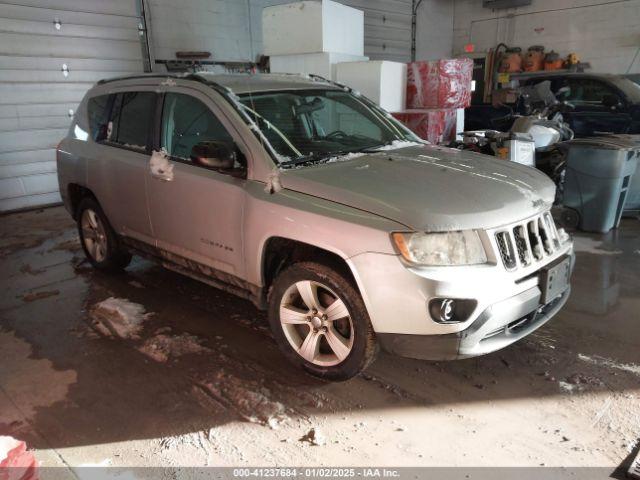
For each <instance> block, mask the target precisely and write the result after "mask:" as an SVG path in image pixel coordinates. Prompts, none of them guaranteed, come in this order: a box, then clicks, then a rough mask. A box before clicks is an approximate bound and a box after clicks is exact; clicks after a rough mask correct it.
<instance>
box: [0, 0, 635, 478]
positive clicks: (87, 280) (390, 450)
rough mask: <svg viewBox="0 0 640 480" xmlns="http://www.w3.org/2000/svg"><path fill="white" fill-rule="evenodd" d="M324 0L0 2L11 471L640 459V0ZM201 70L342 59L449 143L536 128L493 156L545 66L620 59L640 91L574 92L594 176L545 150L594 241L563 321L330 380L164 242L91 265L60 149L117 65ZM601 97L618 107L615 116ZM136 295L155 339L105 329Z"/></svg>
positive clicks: (569, 204) (378, 93)
mask: <svg viewBox="0 0 640 480" xmlns="http://www.w3.org/2000/svg"><path fill="white" fill-rule="evenodd" d="M307 3H316V2H291V0H183V1H181V2H173V1H168V0H111V1H108V2H107V1H102V0H10V1H4V0H0V26H1V27H0V276H1V278H2V293H1V295H0V439H2V440H1V441H0V474H1V473H2V469H3V468H8V467H11V466H16V465H17V466H24V465H27V466H31V467H32V468H36V469H41V470H42V472H43V473H42V475H45V472H47V470H46V468H45V467H59V469H51V470H50V471H51V472H56V474H59V475H61V476H64V477H65V478H66V476H70V477H76V478H77V477H78V476H83V475H91V473H89V474H86V471H87V470H83V469H82V468H81V467H110V468H109V470H106V472H107V475H113V476H118V475H121V474H123V472H129V473H128V474H129V475H133V476H140V478H142V477H144V476H145V475H146V474H147V473H148V472H147V473H145V471H144V470H135V469H134V470H130V469H133V468H134V467H166V468H173V469H176V470H179V469H181V468H184V467H285V466H298V467H314V466H322V467H367V466H372V467H389V468H399V467H420V468H423V467H456V468H457V469H459V471H460V472H473V471H474V470H473V469H474V468H477V467H499V468H500V469H503V470H502V471H503V472H506V471H505V470H504V469H505V468H506V467H535V470H534V472H535V475H537V476H536V477H535V478H569V475H570V474H571V475H574V477H572V478H576V477H575V472H576V470H573V471H572V470H571V469H577V471H578V472H579V475H580V477H579V478H625V477H628V478H640V456H639V450H640V408H639V407H640V168H638V169H637V172H636V164H637V163H640V100H637V101H636V103H635V104H634V100H633V98H634V97H633V95H638V97H635V98H640V93H637V94H634V93H633V92H634V91H633V88H636V89H637V90H638V92H640V86H639V85H638V82H640V0H617V1H612V0H607V1H605V0H554V1H552V0H484V1H481V0H451V1H449V0H339V1H338V2H331V1H329V0H324V1H323V2H321V3H319V5H322V7H321V8H323V9H324V8H326V9H327V11H330V10H331V9H336V12H338V13H335V12H334V13H329V14H326V15H327V17H326V18H325V17H324V16H322V15H325V13H322V14H321V17H317V16H314V15H315V14H314V13H313V11H314V9H313V8H311V7H306V8H301V5H303V4H307ZM292 5H293V6H292ZM347 7H348V8H347ZM287 8H288V9H289V10H287ZM342 8H346V10H341V9H342ZM294 10H295V12H294V13H295V15H298V16H296V17H287V15H292V14H291V12H292V11H294ZM323 12H324V11H323ZM307 14H308V15H310V16H309V17H308V18H307V19H304V18H306V17H304V15H307ZM299 16H302V17H299ZM292 18H293V19H294V20H293V21H292ZM300 18H303V21H301V20H300ZM327 19H328V20H327ZM305 22H307V23H305ZM318 22H324V24H323V25H321V28H320V30H321V33H320V34H319V36H318V38H319V39H320V40H319V41H320V44H321V46H320V49H319V50H318V49H316V50H314V48H316V46H315V45H317V43H315V44H314V41H315V40H318V39H317V38H315V37H314V35H315V33H313V32H315V31H316V30H314V29H315V28H316V27H318ZM312 30H313V32H311V31H312ZM532 46H542V47H544V48H543V50H544V52H543V53H541V52H542V51H541V50H540V49H537V48H534V49H530V47H532ZM517 48H519V49H520V50H517ZM514 62H516V63H517V65H514ZM527 62H530V63H527ZM536 62H538V63H539V65H537V66H536ZM447 65H453V67H452V68H453V69H454V71H453V73H451V72H449V73H446V72H445V73H441V72H440V70H439V69H446V66H447ZM430 69H431V70H430ZM433 69H435V70H437V71H438V72H439V73H436V74H433V73H429V71H431V72H433V71H434V70H433ZM201 71H205V72H214V73H221V74H222V73H246V74H248V75H254V74H259V73H261V72H269V71H271V72H272V73H287V74H302V75H320V76H322V77H325V78H327V79H328V80H331V81H336V82H339V83H341V84H345V85H347V86H348V87H352V88H353V89H354V90H356V91H358V92H361V93H362V94H364V95H365V96H366V97H368V98H370V99H371V100H372V101H374V102H375V103H377V104H378V105H380V106H381V107H382V108H384V109H385V110H387V111H388V112H390V113H391V114H392V115H393V116H394V117H395V118H396V119H398V120H399V121H400V122H402V123H403V124H405V125H406V126H407V127H408V128H409V129H411V130H413V131H414V132H415V133H416V134H417V135H419V136H420V137H422V138H423V139H425V140H428V141H430V142H431V143H438V144H440V145H442V146H443V148H448V147H450V148H457V149H470V150H474V151H480V152H481V153H487V152H489V153H490V154H492V155H495V156H496V157H499V158H502V159H503V161H505V162H509V161H516V162H519V163H522V162H521V161H520V159H519V158H515V157H513V155H515V153H514V152H515V148H516V147H514V145H516V144H517V143H509V142H518V141H523V142H524V143H526V144H528V145H533V144H534V141H533V140H532V139H531V137H527V138H524V140H523V137H521V136H518V135H515V133H514V132H511V134H510V135H507V136H506V137H500V136H498V137H496V138H497V140H495V141H496V142H497V144H498V147H496V148H493V147H491V145H492V144H491V142H489V144H487V145H485V146H484V147H482V148H485V150H478V148H480V147H478V146H479V145H481V144H482V142H483V141H484V139H486V138H492V137H487V136H485V135H484V134H483V136H482V139H480V140H478V137H476V136H473V135H466V134H463V131H465V130H474V131H475V130H481V129H492V130H501V131H508V130H509V128H510V127H509V126H507V127H503V126H502V124H501V123H499V120H500V119H502V118H503V117H504V115H505V111H506V112H511V113H513V112H514V111H515V110H516V109H517V108H519V106H520V105H521V104H520V103H519V101H520V100H519V99H520V98H522V97H520V96H519V95H520V93H519V92H520V90H519V89H520V88H522V87H524V86H525V85H529V86H530V85H532V83H531V80H532V79H533V80H535V79H536V78H538V79H544V80H546V79H548V78H550V79H551V81H550V82H551V85H552V86H553V85H555V84H554V83H553V82H554V81H555V80H554V79H558V78H561V77H562V78H563V79H564V78H568V79H569V83H571V82H577V81H578V80H576V79H580V78H583V77H581V76H580V75H585V77H584V78H587V77H588V78H587V80H588V81H590V82H594V81H597V80H598V79H599V78H600V77H598V76H603V75H605V76H604V77H602V78H604V79H605V80H606V79H608V78H610V77H608V76H606V75H609V76H613V77H615V79H616V80H615V81H618V80H617V79H624V81H626V82H628V83H629V84H633V85H635V87H630V88H631V94H630V95H629V98H622V99H620V100H619V103H617V104H615V105H608V104H607V103H606V102H607V101H608V100H606V99H605V97H606V96H607V95H606V94H603V96H602V98H599V99H598V100H597V101H594V100H593V99H591V98H587V97H586V96H587V94H588V90H589V88H591V87H585V90H584V92H587V93H584V92H583V93H582V95H584V96H585V97H584V98H579V97H578V93H576V92H578V88H577V87H573V88H572V90H570V91H569V93H568V94H567V95H568V97H566V98H567V101H566V102H564V103H567V104H570V107H571V109H570V110H568V111H566V112H565V118H568V119H569V120H570V122H575V125H576V127H575V128H574V129H575V130H576V132H578V130H577V129H578V128H585V129H586V130H584V134H582V133H581V134H579V135H576V139H575V140H574V139H573V138H572V139H571V141H573V142H576V145H578V147H577V148H576V150H571V149H569V153H568V157H566V158H564V160H563V162H565V161H566V164H567V169H568V170H570V171H573V172H578V173H577V174H575V175H574V176H571V175H569V174H566V175H565V174H564V173H563V174H558V176H557V178H554V177H553V174H555V173H557V169H553V172H551V173H550V171H546V170H544V169H543V171H544V172H545V173H548V174H549V176H550V177H552V178H553V179H554V181H556V183H557V184H558V185H562V191H563V194H564V200H565V201H564V204H561V205H556V206H555V207H554V209H553V215H554V218H555V219H556V221H557V222H558V224H559V225H563V226H565V228H567V230H568V231H569V233H570V235H571V236H572V238H573V241H574V251H575V253H576V263H575V269H574V271H573V274H572V278H571V295H570V297H569V300H568V302H567V304H566V305H565V306H564V308H563V309H562V310H561V311H560V312H559V313H558V314H557V316H556V317H555V318H554V319H553V320H551V321H550V322H549V323H548V324H545V325H544V326H543V327H541V328H540V329H538V330H536V331H535V332H534V333H532V334H531V335H529V336H527V337H526V338H524V339H523V340H521V341H519V342H517V343H515V344H512V345H510V346H508V347H507V348H505V349H503V350H499V351H497V352H494V353H491V354H488V355H484V356H480V357H476V358H470V359H465V360H459V361H453V362H444V361H443V362H432V361H423V360H414V359H409V358H401V357H398V356H394V355H391V354H388V353H385V352H382V353H381V354H380V355H379V356H378V358H377V360H376V361H375V363H373V364H372V365H371V366H370V367H369V368H368V369H367V370H365V371H364V372H363V373H361V374H360V375H358V376H356V377H355V378H353V379H351V380H349V381H347V382H337V383H329V382H325V381H321V380H318V379H315V378H313V377H311V376H309V375H307V374H305V373H304V372H303V371H301V370H297V369H295V368H293V367H291V366H290V365H289V363H288V362H287V361H286V359H285V358H284V357H283V356H282V354H281V353H280V352H279V350H278V348H277V346H276V344H275V343H274V340H273V338H272V335H271V333H270V329H269V324H268V321H267V319H266V314H265V312H263V311H261V310H258V309H257V308H256V307H255V306H254V305H253V304H252V303H251V302H250V301H248V300H244V299H240V298H238V297H236V296H234V295H232V294H230V293H227V292H224V291H223V290H219V289H216V288H212V287H211V286H208V285H206V284H203V283H200V282H198V281H196V280H192V279H189V278H187V277H184V276H181V275H180V274H178V273H175V272H172V271H169V270H166V269H164V268H162V267H161V266H160V265H158V264H157V263H154V262H151V261H149V260H147V259H144V258H142V257H137V256H136V257H134V260H133V262H132V263H131V265H130V266H129V267H128V268H127V269H126V271H125V272H124V273H122V274H119V275H110V274H107V273H104V272H101V271H98V270H96V269H94V268H92V267H91V265H90V264H89V262H88V261H87V260H86V259H85V255H84V253H83V249H82V246H81V243H80V240H79V237H78V230H77V226H76V223H75V222H74V220H73V219H72V218H71V216H70V215H69V214H68V212H67V211H66V210H65V208H64V207H63V206H62V205H61V202H62V199H61V196H60V192H59V185H58V176H57V167H56V146H57V145H58V143H59V142H60V141H61V140H62V139H63V138H64V137H65V135H67V132H68V130H69V127H70V126H71V125H72V119H73V117H74V114H75V113H76V110H77V108H78V105H79V103H80V101H81V100H82V98H83V97H84V95H85V93H86V92H87V91H88V90H89V89H90V88H91V87H92V86H93V85H94V84H95V83H96V82H98V81H99V80H101V79H105V78H111V77H119V76H129V75H138V74H144V73H145V72H146V73H149V72H153V73H154V74H158V75H165V74H167V75H181V74H183V73H189V72H201ZM442 71H444V70H442ZM425 72H426V73H425ZM564 75H566V77H564ZM594 78H595V80H594ZM563 81H564V80H563ZM607 81H608V80H607ZM611 81H612V82H613V81H614V80H611ZM429 82H436V83H429ZM528 82H529V83H528ZM571 85H574V83H571ZM589 85H591V84H589ZM423 90H424V91H423ZM427 90H428V91H427ZM591 91H593V90H591ZM623 91H624V90H623ZM433 92H435V94H434V95H433V96H434V98H431V97H430V96H429V95H430V94H431V93H433ZM625 92H626V91H625ZM556 93H558V92H557V91H554V94H556ZM571 95H573V97H572V96H571ZM427 97H428V98H427ZM527 98H528V97H527ZM558 98H559V97H558ZM572 102H573V105H571V103H572ZM559 104H563V102H562V101H561V102H559ZM634 108H635V110H634ZM590 109H591V110H590ZM603 109H604V110H603ZM625 109H626V110H625ZM592 110H593V111H596V114H597V115H599V117H598V118H599V119H600V118H602V117H603V116H608V117H607V118H608V119H607V120H606V121H607V122H609V123H607V124H606V125H605V126H604V127H601V126H600V125H601V124H597V125H596V126H595V127H594V126H593V124H591V123H589V122H591V121H592V120H591V118H592V117H589V115H591V113H590V112H592ZM487 112H489V113H487ZM520 114H523V115H524V114H525V113H523V112H520ZM621 116H623V117H624V118H623V119H622V120H620V118H622V117H621ZM609 117H611V118H609ZM585 118H586V120H585ZM511 120H513V118H511ZM598 121H600V120H598ZM581 122H582V123H581ZM573 125H574V124H573V123H572V124H571V126H572V127H573ZM585 125H586V126H585ZM590 125H591V126H590ZM609 125H614V126H613V127H611V128H612V130H611V131H609ZM618 125H622V126H621V127H620V128H619V129H617V130H616V128H618ZM634 129H635V130H634ZM580 132H582V130H580ZM612 134H613V135H615V139H614V137H613V136H612ZM578 137H579V138H578ZM470 138H473V139H472V140H469V139H470ZM603 139H604V140H603ZM603 144H606V145H605V146H604V147H603V146H602V145H603ZM520 145H521V144H520ZM585 145H586V147H585ZM612 145H613V146H612ZM537 147H538V146H537V145H535V149H536V155H537V151H538V150H537ZM583 147H584V148H588V149H589V152H594V151H595V152H597V155H605V153H607V152H611V151H614V150H615V152H624V153H623V154H620V155H621V156H620V158H622V160H619V159H618V157H615V158H613V157H612V158H611V159H610V160H607V161H609V162H610V163H608V164H607V165H613V164H614V162H623V163H624V162H627V163H625V165H626V166H625V168H626V169H627V170H625V172H626V173H622V174H620V175H621V176H620V177H619V178H618V177H615V178H614V176H615V175H614V174H610V173H606V172H609V170H607V169H608V168H611V169H613V167H602V161H600V160H598V161H599V162H600V163H598V162H595V161H594V162H595V163H598V166H592V167H589V168H591V170H589V169H587V167H584V168H583V167H578V166H577V164H576V163H575V162H578V161H580V160H582V158H587V157H588V156H589V155H591V153H589V154H584V152H583V151H582V150H580V148H583ZM489 148H493V150H491V151H489V150H486V149H489ZM532 148H533V146H532ZM531 151H532V152H533V150H531ZM575 152H577V153H575ZM602 152H605V153H602ZM543 153H544V151H543ZM532 155H533V153H532ZM593 155H596V154H593ZM531 158H533V157H531ZM589 158H591V157H589ZM600 158H601V157H598V159H600ZM607 158H608V157H607ZM537 159H538V157H536V158H535V159H534V160H533V161H534V163H533V164H532V165H531V166H530V168H535V167H536V163H535V162H536V161H537ZM632 160H633V162H632ZM572 162H574V163H572ZM595 163H594V164H593V165H595ZM632 163H633V168H632V167H631V166H630V165H631V164H632ZM545 165H546V164H545ZM553 165H555V164H553ZM553 165H552V166H553ZM563 165H564V163H563ZM589 165H591V164H589ZM549 168H551V167H549ZM572 168H573V170H572ZM603 171H606V172H605V173H603ZM622 175H624V177H623V176H622ZM593 178H599V179H600V180H602V183H597V182H596V181H591V180H590V179H593ZM605 180H606V181H605ZM614 180H615V181H614ZM607 182H608V183H607ZM616 182H617V183H616ZM604 183H607V187H606V188H609V190H607V191H606V192H605V193H602V190H598V189H604V188H605V187H602V185H603V184H604ZM576 191H578V192H579V194H578V193H575V192H576ZM585 192H589V193H590V194H593V196H594V198H596V201H595V203H590V204H588V205H587V204H585V202H584V200H583V196H584V195H586V193H585ZM612 192H613V193H612ZM598 195H602V196H598ZM607 195H608V196H607ZM576 199H577V200H576ZM607 202H608V203H607ZM425 208H427V209H428V206H425ZM111 298H113V299H123V300H126V302H127V305H128V306H129V308H132V309H133V313H134V314H135V315H137V316H138V317H139V318H140V319H141V322H142V325H143V326H142V328H141V329H140V331H138V332H136V334H135V335H131V336H125V338H122V337H121V336H119V335H118V333H117V332H114V331H110V330H109V329H107V330H105V329H101V328H96V318H97V317H99V316H100V309H99V308H97V306H98V305H99V304H102V303H104V302H105V301H108V299H111ZM98 324H99V322H98ZM12 442H13V443H12ZM22 442H24V443H22ZM24 449H26V451H24ZM11 455H14V458H13V459H12V457H11ZM3 461H6V462H9V463H2V462H3ZM12 461H14V462H16V463H14V464H12V463H10V462H12ZM35 465H37V467H35ZM557 467H563V469H564V470H561V469H559V468H557ZM465 469H466V470H465ZM565 470H566V472H565V473H566V475H567V476H566V477H564V476H556V477H550V476H549V477H546V476H545V475H547V474H549V475H551V474H550V473H548V472H551V471H553V474H554V475H561V472H563V471H565ZM83 471H84V472H85V473H83ZM500 471H501V470H496V472H495V473H496V475H497V474H500ZM149 472H151V473H150V474H153V475H156V474H157V475H160V474H159V473H157V472H155V473H154V471H149ZM416 472H418V473H416ZM420 472H422V473H420ZM517 472H518V471H517V470H516V471H509V473H508V474H509V475H512V476H505V477H504V478H513V476H515V475H516V474H518V473H517ZM437 473H438V471H434V470H429V471H427V470H424V471H422V470H417V471H412V472H411V478H413V475H414V474H415V475H421V478H426V475H427V474H429V475H436V474H437ZM506 474H507V473H505V475H506ZM634 475H635V476H634ZM0 478H2V475H0ZM18 478H22V477H18ZM25 478H28V477H25ZM407 478H409V477H407ZM430 478H438V477H435V476H432V477H430ZM443 478H444V477H443ZM471 478H473V477H471ZM476 478H479V477H476ZM492 478H500V477H492Z"/></svg>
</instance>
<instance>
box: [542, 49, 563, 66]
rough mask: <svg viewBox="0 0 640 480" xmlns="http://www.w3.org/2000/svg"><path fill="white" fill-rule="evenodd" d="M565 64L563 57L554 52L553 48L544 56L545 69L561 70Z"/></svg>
mask: <svg viewBox="0 0 640 480" xmlns="http://www.w3.org/2000/svg"><path fill="white" fill-rule="evenodd" d="M563 65H564V62H563V61H562V58H560V55H558V53H556V52H554V51H553V50H551V51H550V52H549V53H547V55H546V56H545V57H544V69H545V70H560V69H561V68H562V67H563Z"/></svg>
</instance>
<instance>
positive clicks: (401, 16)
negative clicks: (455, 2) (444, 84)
mask: <svg viewBox="0 0 640 480" xmlns="http://www.w3.org/2000/svg"><path fill="white" fill-rule="evenodd" d="M292 1H295V0H182V1H181V2H179V3H177V2H175V1H173V0H147V5H148V18H149V19H150V23H151V28H152V39H153V45H154V53H155V57H156V59H158V60H170V59H175V52H176V51H180V50H205V51H209V52H211V53H212V55H213V59H214V60H219V61H252V60H255V59H256V57H257V55H259V54H260V53H262V9H263V8H264V7H267V6H270V5H279V4H283V3H291V2H292ZM338 1H339V2H340V3H343V4H345V5H349V6H351V7H355V8H358V9H360V10H363V11H364V22H365V27H364V33H365V45H364V48H365V55H367V56H369V57H371V58H372V59H375V60H397V61H401V62H407V61H409V60H410V58H411V0H338Z"/></svg>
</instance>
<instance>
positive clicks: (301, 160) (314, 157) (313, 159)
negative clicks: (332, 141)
mask: <svg viewBox="0 0 640 480" xmlns="http://www.w3.org/2000/svg"><path fill="white" fill-rule="evenodd" d="M358 151H359V150H344V151H338V152H322V153H312V154H310V155H305V156H304V157H298V158H292V159H291V160H287V161H284V162H282V163H280V166H281V167H295V166H296V165H303V164H305V163H317V162H322V161H324V160H328V159H330V158H333V157H341V156H342V155H348V154H350V153H355V152H358Z"/></svg>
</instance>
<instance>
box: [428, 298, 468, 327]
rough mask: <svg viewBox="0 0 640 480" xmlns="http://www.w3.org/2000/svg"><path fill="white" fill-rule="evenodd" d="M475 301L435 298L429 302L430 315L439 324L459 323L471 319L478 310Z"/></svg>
mask: <svg viewBox="0 0 640 480" xmlns="http://www.w3.org/2000/svg"><path fill="white" fill-rule="evenodd" d="M476 304H477V302H476V301H475V300H467V299H453V298H434V299H432V300H431V301H430V302H429V314H430V315H431V318H433V320H435V321H436V322H438V323H459V322H464V321H466V320H468V319H469V317H470V316H471V314H472V313H473V311H474V310H475V308H476Z"/></svg>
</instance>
